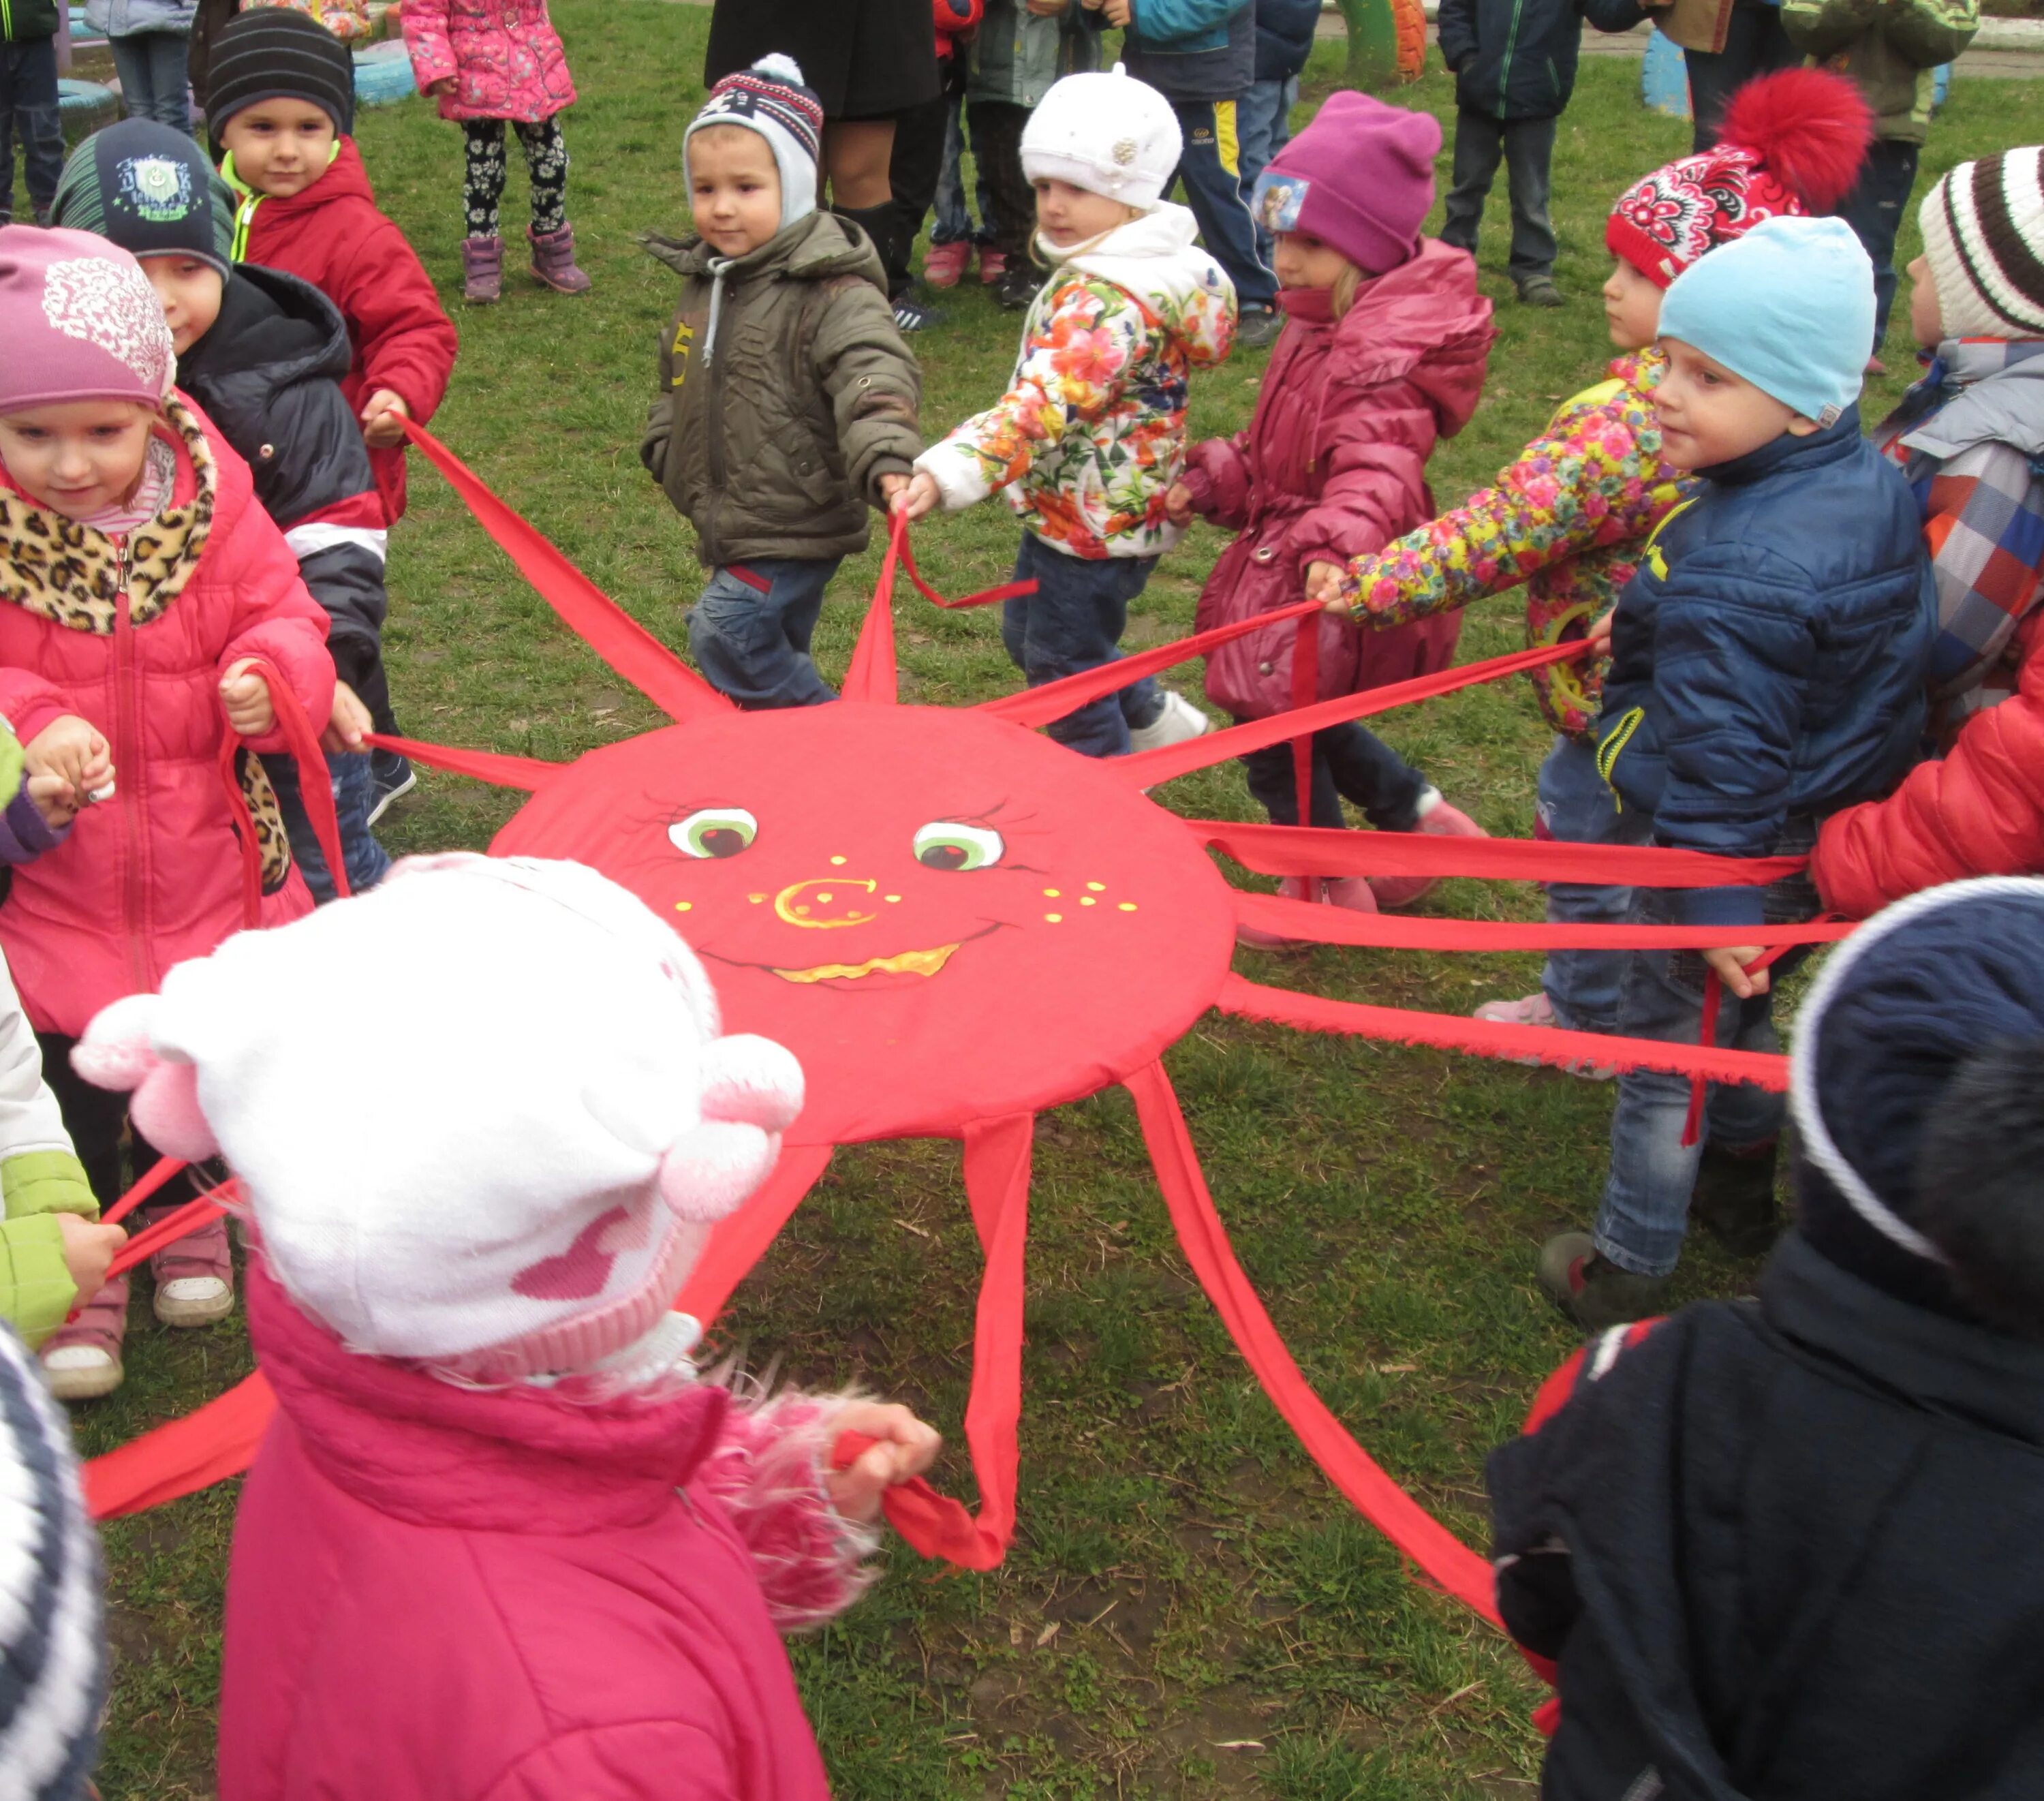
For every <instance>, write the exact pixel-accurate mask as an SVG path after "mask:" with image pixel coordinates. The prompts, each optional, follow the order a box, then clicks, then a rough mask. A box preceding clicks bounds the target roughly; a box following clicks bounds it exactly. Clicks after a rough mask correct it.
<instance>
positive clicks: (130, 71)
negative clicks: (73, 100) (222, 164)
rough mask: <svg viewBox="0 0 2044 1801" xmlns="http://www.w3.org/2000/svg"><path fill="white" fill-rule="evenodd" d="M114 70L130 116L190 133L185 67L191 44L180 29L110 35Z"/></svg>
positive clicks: (122, 100)
mask: <svg viewBox="0 0 2044 1801" xmlns="http://www.w3.org/2000/svg"><path fill="white" fill-rule="evenodd" d="M106 41H107V48H109V49H110V50H111V51H112V52H113V71H114V73H115V74H116V75H119V76H120V78H121V102H122V103H123V104H124V105H125V106H126V107H127V109H128V116H129V117H130V118H131V119H154V120H155V121H156V122H157V124H159V125H168V126H169V127H170V128H171V130H173V131H181V132H183V133H186V136H190V133H191V99H190V89H189V87H188V86H187V83H188V82H189V80H190V75H189V73H188V72H187V70H186V52H187V51H188V50H189V48H190V46H189V44H187V42H186V34H185V33H183V32H181V31H138V32H135V33H132V34H131V35H130V36H129V37H110V38H109V39H108V40H106Z"/></svg>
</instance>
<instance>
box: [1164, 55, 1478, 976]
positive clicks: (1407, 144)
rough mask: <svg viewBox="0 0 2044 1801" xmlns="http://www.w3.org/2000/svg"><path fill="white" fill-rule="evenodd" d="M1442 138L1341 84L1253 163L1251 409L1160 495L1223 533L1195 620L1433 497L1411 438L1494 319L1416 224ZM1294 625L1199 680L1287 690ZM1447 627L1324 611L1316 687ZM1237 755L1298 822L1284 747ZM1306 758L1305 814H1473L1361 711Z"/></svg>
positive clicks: (1393, 668) (1320, 582) (1381, 890)
mask: <svg viewBox="0 0 2044 1801" xmlns="http://www.w3.org/2000/svg"><path fill="white" fill-rule="evenodd" d="M1440 147H1441V129H1440V127H1439V125H1437V124H1436V123H1435V121H1434V120H1433V119H1431V117H1428V116H1427V114H1423V113H1408V112H1407V111H1406V110H1404V108H1403V107H1399V106H1385V104H1384V103H1383V102H1381V101H1378V100H1373V99H1371V98H1369V97H1368V96H1367V95H1366V94H1335V95H1333V96H1332V97H1331V98H1330V99H1329V100H1328V101H1327V104H1326V105H1325V106H1323V107H1322V108H1321V109H1320V115H1319V117H1316V119H1315V120H1314V121H1313V122H1312V125H1310V126H1308V128H1307V129H1306V130H1304V132H1301V133H1300V134H1299V136H1298V137H1296V138H1294V139H1293V140H1292V142H1291V143H1290V144H1288V145H1287V146H1286V147H1285V149H1284V150H1283V151H1282V152H1280V153H1279V155H1278V156H1277V157H1276V158H1275V159H1274V160H1273V161H1272V162H1271V164H1270V167H1268V168H1266V170H1265V171H1264V172H1263V174H1262V176H1261V177H1260V178H1259V179H1258V186H1257V189H1256V196H1257V210H1258V214H1259V216H1261V217H1263V218H1264V219H1265V220H1266V221H1267V223H1268V224H1269V225H1270V228H1271V229H1272V230H1273V231H1274V232H1275V233H1277V276H1278V280H1279V281H1280V283H1281V284H1282V287H1281V292H1280V294H1279V296H1278V303H1279V305H1280V306H1281V307H1282V308H1283V309H1284V310H1285V314H1287V315H1288V322H1287V324H1286V326H1285V333H1284V335H1283V336H1282V337H1281V338H1280V339H1279V341H1278V344H1277V350H1276V352H1274V354H1273V356H1272V357H1271V360H1270V369H1269V371H1268V372H1267V373H1266V375H1265V376H1264V378H1263V385H1262V388H1261V390H1260V391H1258V395H1257V400H1256V414H1255V417H1254V418H1253V419H1252V420H1251V421H1250V427H1249V429H1248V430H1247V432H1244V433H1240V434H1239V436H1237V437H1233V438H1209V439H1208V440H1207V441H1206V442H1205V443H1204V444H1199V445H1197V446H1196V447H1195V448H1194V449H1193V453H1192V456H1191V457H1190V458H1189V467H1188V468H1187V469H1186V471H1185V479H1183V480H1182V481H1181V482H1180V483H1178V485H1177V486H1176V487H1174V488H1173V489H1172V491H1171V492H1170V495H1169V497H1168V504H1169V506H1170V510H1171V512H1172V514H1173V516H1174V517H1175V518H1180V519H1183V518H1187V517H1189V515H1190V514H1194V513H1197V514H1200V515H1201V516H1202V517H1203V518H1208V519H1211V520H1212V521H1214V522H1215V523H1216V525H1224V526H1228V527H1232V528H1234V529H1235V531H1236V533H1237V536H1236V538H1235V542H1234V543H1233V544H1232V545H1230V546H1229V547H1228V549H1227V550H1226V551H1225V552H1224V553H1223V554H1222V556H1221V559H1220V562H1218V563H1217V564H1215V565H1214V572H1213V575H1212V578H1211V579H1209V580H1208V583H1207V585H1206V589H1205V591H1204V593H1203V594H1202V595H1201V596H1200V609H1199V620H1198V624H1199V629H1201V631H1205V630H1207V629H1210V628H1211V627H1213V626H1216V625H1227V624H1229V623H1231V622H1232V621H1235V620H1238V619H1243V618H1250V617H1251V616H1253V615H1254V614H1259V613H1268V612H1270V611H1273V610H1275V609H1277V608H1278V607H1281V606H1287V605H1289V604H1290V603H1291V602H1293V601H1296V600H1297V599H1299V598H1301V596H1302V595H1318V594H1320V593H1322V592H1324V591H1329V590H1331V587H1332V586H1333V584H1334V583H1335V581H1336V580H1337V579H1339V571H1340V569H1341V566H1342V565H1343V564H1345V563H1346V562H1347V560H1348V559H1349V558H1350V557H1352V556H1356V555H1358V553H1360V552H1364V551H1368V550H1374V549H1376V548H1377V547H1378V546H1379V545H1382V544H1383V543H1384V542H1385V540H1386V539H1388V538H1390V537H1395V536H1397V533H1400V532H1402V531H1405V530H1408V529H1410V528H1411V527H1412V526H1413V525H1416V524H1417V523H1418V522H1419V521H1420V520H1421V519H1423V518H1426V517H1427V514H1429V513H1431V511H1432V510H1433V496H1432V495H1431V492H1430V491H1428V489H1427V482H1426V467H1427V457H1428V456H1430V455H1431V453H1432V452H1433V448H1434V444H1435V439H1436V438H1438V437H1440V436H1442V435H1443V433H1446V434H1448V435H1450V436H1452V435H1453V434H1454V433H1456V432H1458V431H1459V430H1461V429H1462V426H1463V425H1466V423H1467V422H1468V420H1469V417H1470V414H1472V413H1473V412H1474V411H1475V410H1476V403H1477V398H1478V397H1479V396H1480V395H1481V393H1482V391H1483V377H1484V370H1485V366H1486V364H1487V363H1488V361H1489V354H1490V344H1491V340H1492V338H1493V337H1495V336H1496V333H1495V332H1494V331H1493V328H1492V325H1491V322H1490V302H1489V301H1487V300H1485V299H1484V298H1481V296H1480V295H1479V294H1477V291H1476V264H1475V262H1474V261H1473V260H1472V259H1471V258H1470V256H1469V255H1468V254H1467V252H1463V251H1460V250H1451V249H1450V248H1448V247H1447V245H1446V244H1442V243H1439V241H1435V240H1433V239H1429V238H1423V237H1421V236H1420V222H1421V221H1423V219H1424V218H1425V217H1426V216H1427V209H1428V208H1429V207H1431V206H1432V205H1433V203H1434V175H1433V159H1434V154H1435V152H1436V151H1438V150H1439V148H1440ZM1297 636H1298V627H1297V625H1294V624H1292V623H1290V622H1289V621H1288V622H1287V623H1286V624H1285V625H1278V626H1274V627H1272V628H1270V629H1269V630H1267V631H1263V632H1254V633H1251V634H1250V635H1249V636H1248V637H1243V638H1237V639H1236V640H1235V641H1234V642H1233V643H1232V644H1228V645H1223V646H1222V647H1221V648H1220V649H1218V650H1216V652H1214V653H1213V654H1212V656H1209V657H1208V659H1207V696H1208V698H1209V699H1210V700H1212V701H1213V702H1216V704H1217V705H1219V706H1224V707H1226V708H1227V709H1228V711H1229V712H1230V713H1231V714H1234V715H1235V718H1236V719H1237V720H1238V721H1242V720H1246V719H1254V718H1267V717H1269V716H1270V714H1275V713H1282V712H1285V711H1286V710H1289V708H1290V707H1291V706H1293V701H1294V697H1293V693H1292V656H1293V649H1294V648H1295V646H1296V645H1297ZM1456 636H1457V628H1456V627H1455V625H1454V624H1453V622H1452V621H1450V622H1449V623H1448V625H1447V629H1445V630H1443V629H1441V626H1440V624H1439V622H1436V623H1434V624H1429V625H1421V626H1417V627H1415V628H1413V629H1411V630H1408V631H1405V632H1403V633H1397V634H1396V635H1395V636H1392V637H1372V636H1371V635H1370V633H1365V632H1362V631H1359V630H1357V629H1354V627H1353V626H1350V625H1335V629H1332V630H1331V631H1330V630H1328V629H1326V626H1325V625H1324V624H1323V625H1322V628H1321V630H1320V646H1319V650H1320V669H1319V678H1320V681H1319V690H1318V692H1317V693H1316V695H1315V696H1314V698H1316V699H1327V698H1330V697H1331V696H1333V695H1344V694H1353V693H1355V692H1357V691H1359V690H1361V689H1363V688H1369V687H1378V686H1381V684H1382V683H1386V682H1395V681H1400V680H1403V679H1405V678H1407V677H1408V676H1412V675H1425V674H1427V673H1430V672H1432V671H1434V670H1435V669H1439V668H1444V667H1445V666H1446V665H1447V662H1448V660H1449V659H1450V657H1451V656H1453V655H1454V645H1455V638H1456ZM1243 762H1244V764H1246V765H1247V768H1248V771H1249V787H1250V791H1251V793H1252V794H1254V795H1255V796H1256V798H1257V799H1258V800H1259V801H1261V802H1262V803H1263V806H1264V809H1265V810H1266V811H1267V812H1268V813H1269V814H1270V817H1271V818H1273V819H1274V820H1275V821H1277V822H1278V823H1279V824H1281V825H1297V823H1298V820H1299V810H1298V799H1297V787H1296V785H1295V779H1294V774H1293V752H1292V747H1291V746H1290V745H1273V746H1272V747H1270V748H1269V749H1267V750H1261V751H1256V752H1252V753H1251V755H1250V756H1247V757H1245V758H1244V759H1243ZM1312 762H1313V769H1312V824H1313V825H1320V826H1327V827H1332V828H1337V829H1338V828H1339V827H1340V826H1341V825H1343V824H1344V823H1345V822H1344V820H1343V817H1342V809H1341V802H1342V799H1343V798H1346V799H1349V800H1350V801H1353V802H1354V803H1355V804H1356V805H1357V806H1360V807H1361V808H1362V810H1363V813H1364V815H1365V817H1366V818H1368V819H1369V821H1370V823H1371V824H1372V825H1375V826H1377V827H1378V828H1379V829H1381V830H1387V831H1394V832H1412V831H1420V832H1429V833H1435V834H1448V835H1453V836H1456V837H1481V836H1482V835H1483V833H1482V832H1481V828H1479V827H1478V826H1477V825H1476V824H1475V823H1474V822H1473V821H1471V820H1470V819H1469V818H1467V817H1466V815H1464V814H1461V813H1458V811H1456V810H1455V809H1454V807H1452V806H1448V805H1447V803H1446V802H1444V801H1443V799H1441V796H1440V793H1439V790H1437V789H1435V788H1434V787H1431V785H1430V784H1429V783H1427V779H1426V778H1425V777H1424V776H1423V775H1420V772H1418V771H1417V770H1416V769H1414V768H1412V767H1411V766H1410V765H1408V764H1406V763H1405V762H1404V760H1402V759H1401V758H1400V756H1398V755H1397V752H1394V751H1393V750H1392V749H1391V748H1389V746H1388V745H1385V744H1384V743H1382V742H1381V741H1380V740H1379V739H1378V738H1377V737H1376V736H1375V735H1374V733H1371V732H1370V731H1368V730H1366V729H1365V728H1364V727H1362V725H1356V724H1353V723H1351V724H1348V725H1335V726H1332V727H1330V728H1328V729H1326V730H1324V731H1320V732H1316V733H1314V734H1313V748H1312ZM1430 886H1431V883H1424V882H1413V881H1409V880H1397V881H1394V880H1393V879H1386V878H1379V879H1378V882H1377V886H1376V888H1375V891H1374V892H1373V889H1372V886H1371V884H1370V883H1366V882H1363V881H1361V880H1359V879H1355V878H1353V877H1350V878H1346V879H1334V880H1331V881H1329V882H1328V883H1327V884H1326V890H1327V899H1329V900H1331V901H1332V902H1334V903H1335V905H1337V906H1348V907H1353V908H1354V909H1356V910H1358V911H1359V912H1364V913H1374V911H1375V910H1377V905H1378V903H1379V902H1385V903H1387V904H1390V905H1394V906H1395V905H1400V904H1403V903H1405V902H1410V901H1412V900H1415V899H1418V897H1419V896H1420V895H1421V894H1422V893H1423V892H1425V891H1426V889H1427V887H1430ZM1305 889H1306V884H1305V883H1304V881H1303V880H1302V879H1299V878H1296V877H1295V878H1291V879H1288V880H1287V881H1286V882H1285V892H1286V893H1288V894H1293V895H1300V894H1303V893H1304V891H1305ZM1245 937H1247V941H1249V942H1251V943H1268V942H1271V940H1270V939H1269V938H1267V937H1266V936H1265V935H1263V934H1261V933H1254V934H1248V933H1246V934H1245Z"/></svg>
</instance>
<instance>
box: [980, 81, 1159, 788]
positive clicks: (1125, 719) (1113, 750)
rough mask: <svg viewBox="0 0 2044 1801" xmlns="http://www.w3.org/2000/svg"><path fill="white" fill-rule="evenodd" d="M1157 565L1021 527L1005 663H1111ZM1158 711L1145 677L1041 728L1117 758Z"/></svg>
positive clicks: (1065, 671) (1076, 666)
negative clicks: (1059, 543) (1028, 588)
mask: <svg viewBox="0 0 2044 1801" xmlns="http://www.w3.org/2000/svg"><path fill="white" fill-rule="evenodd" d="M1016 110H1017V111H1020V108H1019V107H1018V108H1017V109H1016ZM1156 567H1157V559H1156V558H1155V557H1154V556H1106V557H1098V558H1093V557H1085V556H1066V554H1065V553H1064V552H1062V551H1061V550H1053V549H1051V548H1050V547H1049V546H1048V545H1045V544H1044V543H1043V541H1041V540H1040V539H1039V538H1038V537H1036V535H1035V533H1033V532H1024V533H1023V534H1022V548H1021V549H1020V552H1017V554H1016V558H1015V579H1016V581H1018V582H1026V581H1034V582H1035V584H1036V591H1035V593H1034V594H1032V595H1027V596H1025V597H1024V598H1022V599H1020V600H1010V601H1005V602H1002V604H1001V643H1002V644H1003V645H1005V647H1006V648H1007V651H1008V655H1009V660H1010V661H1012V663H1013V664H1014V665H1015V667H1016V668H1018V669H1020V671H1021V672H1022V674H1023V676H1024V679H1026V680H1027V681H1028V684H1029V686H1030V687H1032V688H1035V687H1042V686H1043V683H1046V682H1055V681H1056V680H1057V679H1058V678H1059V677H1060V676H1063V675H1077V674H1078V672H1080V671H1081V670H1082V669H1097V668H1099V667H1100V666H1101V664H1103V663H1112V662H1114V661H1116V660H1117V659H1119V657H1120V655H1121V651H1120V642H1121V634H1122V631H1123V629H1124V628H1125V627H1126V626H1127V625H1128V603H1129V602H1131V600H1133V599H1134V598H1135V597H1136V596H1137V595H1139V594H1140V593H1142V591H1143V584H1144V583H1146V582H1147V581H1148V580H1149V579H1150V571H1151V570H1152V569H1154V568H1156ZM1163 710H1164V695H1163V691H1162V689H1160V688H1159V687H1158V686H1157V684H1156V683H1155V682H1154V681H1153V680H1151V679H1150V678H1149V677H1148V676H1147V675H1146V676H1145V677H1144V678H1143V679H1142V680H1141V681H1139V682H1136V683H1131V685H1130V686H1129V687H1126V688H1124V689H1122V690H1121V691H1120V693H1118V694H1112V695H1106V696H1105V697H1103V698H1101V699H1099V700H1095V701H1089V702H1087V703H1086V704H1085V706H1082V707H1081V708H1079V709H1078V711H1077V712H1075V713H1070V714H1066V716H1065V717H1064V718H1062V719H1059V720H1057V721H1055V722H1054V723H1053V724H1052V725H1051V726H1050V727H1049V728H1048V729H1049V731H1050V734H1051V737H1054V738H1055V739H1056V740H1057V741H1058V742H1059V743H1060V744H1062V745H1069V746H1070V748H1072V749H1074V750H1075V751H1078V752H1080V754H1081V755H1082V756H1126V755H1127V754H1128V748H1129V745H1128V731H1129V727H1130V725H1131V723H1132V724H1135V725H1147V724H1149V723H1150V722H1151V721H1153V720H1155V718H1157V717H1158V715H1159V714H1162V711H1163Z"/></svg>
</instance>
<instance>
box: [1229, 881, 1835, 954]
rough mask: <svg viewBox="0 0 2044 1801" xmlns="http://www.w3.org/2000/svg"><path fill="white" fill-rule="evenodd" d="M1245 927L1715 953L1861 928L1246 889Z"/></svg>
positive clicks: (1334, 940) (1386, 938) (1417, 943)
mask: <svg viewBox="0 0 2044 1801" xmlns="http://www.w3.org/2000/svg"><path fill="white" fill-rule="evenodd" d="M1235 914H1236V917H1237V918H1239V919H1240V920H1241V921H1242V922H1243V924H1244V925H1245V926H1255V927H1256V928H1257V929H1258V930H1259V931H1264V932H1274V933H1277V934H1279V935H1280V936H1281V937H1287V938H1297V939H1300V940H1301V941H1304V942H1306V943H1309V944H1316V945H1366V946H1369V947H1370V948H1371V949H1377V950H1407V951H1491V952H1499V951H1550V950H1670V951H1686V950H1715V949H1718V948H1719V947H1720V946H1730V945H1753V944H1759V945H1781V946H1783V947H1787V946H1789V945H1829V944H1835V943H1837V942H1838V940H1839V939H1841V938H1844V937H1850V935H1851V934H1852V933H1854V931H1856V930H1858V927H1857V926H1855V925H1854V923H1853V922H1850V921H1848V920H1815V921H1812V922H1810V923H1809V924H1807V925H1802V926H1620V925H1611V926H1574V925H1569V924H1557V923H1554V922H1550V921H1546V920H1532V919H1528V920H1516V919H1443V918H1432V917H1429V916H1427V915H1425V914H1404V913H1352V912H1350V910H1348V909H1347V907H1336V906H1310V905H1308V903H1307V902H1304V901H1295V900H1288V899H1285V897H1284V896H1283V895H1252V894H1247V893H1238V894H1237V895H1236V897H1235Z"/></svg>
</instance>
